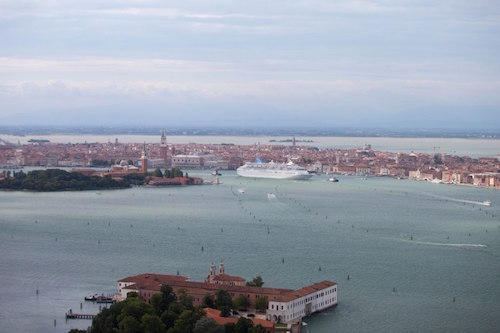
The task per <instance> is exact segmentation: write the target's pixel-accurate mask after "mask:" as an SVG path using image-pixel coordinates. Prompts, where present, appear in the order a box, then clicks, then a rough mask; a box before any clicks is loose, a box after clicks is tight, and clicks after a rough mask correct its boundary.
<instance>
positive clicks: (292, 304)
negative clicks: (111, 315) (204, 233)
mask: <svg viewBox="0 0 500 333" xmlns="http://www.w3.org/2000/svg"><path fill="white" fill-rule="evenodd" d="M162 285H169V286H170V287H172V289H173V291H174V292H175V293H178V291H179V290H181V289H183V290H185V291H186V293H187V294H188V295H189V296H191V297H192V299H193V304H194V305H196V306H197V305H202V302H203V298H204V297H205V295H207V294H208V295H211V296H212V297H214V298H215V295H216V293H217V291H219V290H220V289H223V290H225V291H227V292H228V293H229V294H230V295H231V297H233V298H235V297H238V296H240V295H244V296H247V297H248V299H249V301H250V308H255V302H256V300H257V299H258V298H259V297H265V298H267V300H268V308H267V310H266V316H265V317H266V319H267V320H268V321H271V322H274V323H276V322H280V323H283V324H289V325H294V326H295V327H297V326H298V327H300V324H301V322H302V318H303V317H306V316H308V315H310V314H312V313H315V312H318V311H321V310H324V309H327V308H329V307H332V306H335V305H337V302H338V300H337V283H335V282H332V281H326V280H325V281H321V282H318V283H315V284H312V285H310V286H306V287H303V288H301V289H298V290H293V289H281V288H267V287H266V288H265V287H251V286H246V285H245V279H244V278H241V277H237V276H231V275H227V274H225V272H224V265H223V264H222V263H221V265H220V266H219V274H215V266H214V265H213V264H212V266H211V267H210V271H209V274H208V276H207V278H206V280H205V281H204V282H195V281H190V280H189V279H188V278H187V277H184V276H180V275H164V274H149V273H147V274H140V275H135V276H130V277H127V278H124V279H121V280H120V281H118V299H119V300H123V299H125V298H126V297H127V293H129V292H136V293H137V294H138V295H139V297H141V298H142V299H144V300H145V301H147V302H149V301H150V300H151V297H152V296H153V295H154V294H157V293H159V292H160V289H161V286H162Z"/></svg>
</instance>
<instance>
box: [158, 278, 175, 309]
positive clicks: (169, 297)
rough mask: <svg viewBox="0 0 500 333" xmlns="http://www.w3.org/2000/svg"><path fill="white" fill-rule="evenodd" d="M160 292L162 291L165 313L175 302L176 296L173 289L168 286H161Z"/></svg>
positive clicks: (162, 307) (162, 304) (162, 303)
mask: <svg viewBox="0 0 500 333" xmlns="http://www.w3.org/2000/svg"><path fill="white" fill-rule="evenodd" d="M160 291H161V309H162V310H163V311H165V310H167V309H168V307H169V306H170V304H171V303H172V302H174V301H175V294H174V291H173V289H172V287H170V286H168V285H166V284H164V285H162V286H161V289H160ZM163 311H162V312H163Z"/></svg>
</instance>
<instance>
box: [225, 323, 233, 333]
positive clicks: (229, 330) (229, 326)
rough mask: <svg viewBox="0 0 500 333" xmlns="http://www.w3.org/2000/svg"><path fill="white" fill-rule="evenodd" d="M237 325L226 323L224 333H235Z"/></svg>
mask: <svg viewBox="0 0 500 333" xmlns="http://www.w3.org/2000/svg"><path fill="white" fill-rule="evenodd" d="M235 332H236V325H235V324H234V323H226V324H224V333H235Z"/></svg>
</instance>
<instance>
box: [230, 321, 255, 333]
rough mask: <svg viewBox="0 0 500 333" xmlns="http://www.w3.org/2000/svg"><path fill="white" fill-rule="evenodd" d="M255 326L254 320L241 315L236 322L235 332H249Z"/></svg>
mask: <svg viewBox="0 0 500 333" xmlns="http://www.w3.org/2000/svg"><path fill="white" fill-rule="evenodd" d="M252 327H253V322H252V321H251V320H250V319H247V318H245V317H240V318H239V319H238V321H237V322H236V329H235V331H234V332H235V333H249V332H250V330H251V329H252Z"/></svg>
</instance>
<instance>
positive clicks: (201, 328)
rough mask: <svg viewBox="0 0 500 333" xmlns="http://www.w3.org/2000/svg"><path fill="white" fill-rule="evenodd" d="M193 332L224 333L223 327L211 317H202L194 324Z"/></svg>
mask: <svg viewBox="0 0 500 333" xmlns="http://www.w3.org/2000/svg"><path fill="white" fill-rule="evenodd" d="M193 333H224V327H222V326H219V325H217V323H216V322H215V320H213V319H212V318H207V317H202V318H200V319H199V320H198V321H197V322H196V324H194V329H193Z"/></svg>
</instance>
